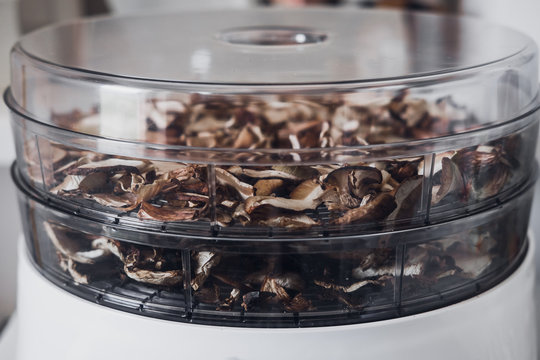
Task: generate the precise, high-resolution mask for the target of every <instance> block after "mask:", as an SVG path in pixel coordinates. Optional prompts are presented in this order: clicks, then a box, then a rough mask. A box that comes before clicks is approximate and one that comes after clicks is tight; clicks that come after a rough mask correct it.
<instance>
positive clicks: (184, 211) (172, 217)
mask: <svg viewBox="0 0 540 360" xmlns="http://www.w3.org/2000/svg"><path fill="white" fill-rule="evenodd" d="M198 215H199V209H192V208H177V207H174V206H161V207H157V206H154V205H152V204H149V203H147V202H143V203H142V204H141V207H140V209H139V212H138V213H137V217H139V219H145V220H157V221H186V220H194V219H196V218H197V217H198Z"/></svg>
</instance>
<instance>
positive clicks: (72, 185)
mask: <svg viewBox="0 0 540 360" xmlns="http://www.w3.org/2000/svg"><path fill="white" fill-rule="evenodd" d="M85 177H86V176H85V175H66V177H65V178H64V180H63V181H62V182H61V183H60V184H58V185H56V186H55V187H53V188H52V189H51V190H49V191H50V192H51V193H52V194H55V195H58V194H60V193H61V192H63V191H74V190H78V189H79V185H80V183H81V181H83V180H84V178H85Z"/></svg>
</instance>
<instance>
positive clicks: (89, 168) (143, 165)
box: [69, 158, 152, 175]
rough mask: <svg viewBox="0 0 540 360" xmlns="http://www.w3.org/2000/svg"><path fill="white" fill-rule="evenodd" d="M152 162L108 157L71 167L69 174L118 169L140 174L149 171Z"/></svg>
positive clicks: (118, 170)
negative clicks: (74, 167)
mask: <svg viewBox="0 0 540 360" xmlns="http://www.w3.org/2000/svg"><path fill="white" fill-rule="evenodd" d="M151 168H152V163H151V162H149V161H144V160H130V159H120V158H110V159H106V160H101V161H95V162H90V163H87V164H83V165H81V166H79V167H77V168H76V169H72V170H71V171H70V172H69V174H70V175H87V174H90V173H93V172H107V173H115V172H120V171H126V172H132V173H136V174H140V173H143V172H146V171H149V170H150V169H151Z"/></svg>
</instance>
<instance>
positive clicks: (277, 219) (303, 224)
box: [255, 214, 319, 229]
mask: <svg viewBox="0 0 540 360" xmlns="http://www.w3.org/2000/svg"><path fill="white" fill-rule="evenodd" d="M255 221H256V223H257V224H258V225H261V226H270V227H279V228H291V229H306V228H310V227H312V226H315V225H319V222H318V221H315V220H313V219H312V218H310V217H309V216H307V215H304V214H283V215H281V216H273V217H268V218H263V219H256V220H255Z"/></svg>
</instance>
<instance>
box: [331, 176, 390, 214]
mask: <svg viewBox="0 0 540 360" xmlns="http://www.w3.org/2000/svg"><path fill="white" fill-rule="evenodd" d="M382 179H383V178H382V174H381V172H380V171H379V170H378V169H376V168H373V167H369V166H346V167H342V168H339V169H337V170H334V171H332V172H331V173H329V174H328V175H327V176H326V178H325V179H324V183H326V184H329V185H333V186H335V188H336V190H337V192H338V196H339V199H340V202H341V203H342V204H344V205H345V206H346V207H348V208H355V207H357V206H358V205H359V204H360V200H359V199H361V198H362V197H364V196H365V195H366V194H367V192H368V190H369V188H370V186H371V185H373V184H380V183H381V182H382Z"/></svg>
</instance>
